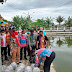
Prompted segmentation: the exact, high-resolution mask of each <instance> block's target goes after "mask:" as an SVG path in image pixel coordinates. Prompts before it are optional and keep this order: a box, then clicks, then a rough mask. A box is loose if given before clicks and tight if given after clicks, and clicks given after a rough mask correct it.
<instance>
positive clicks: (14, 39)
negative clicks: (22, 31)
mask: <svg viewBox="0 0 72 72" xmlns="http://www.w3.org/2000/svg"><path fill="white" fill-rule="evenodd" d="M10 48H11V53H12V62H15V57H17V64H19V63H21V62H20V46H19V39H18V32H16V31H14V32H13V33H12V35H11V43H10Z"/></svg>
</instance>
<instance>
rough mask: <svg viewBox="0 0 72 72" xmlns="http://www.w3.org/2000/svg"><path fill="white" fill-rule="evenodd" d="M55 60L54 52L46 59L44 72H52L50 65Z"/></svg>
mask: <svg viewBox="0 0 72 72" xmlns="http://www.w3.org/2000/svg"><path fill="white" fill-rule="evenodd" d="M54 58H55V52H52V54H51V56H50V57H46V60H45V62H44V72H50V65H51V63H52V61H53V60H54Z"/></svg>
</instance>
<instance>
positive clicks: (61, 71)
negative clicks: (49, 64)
mask: <svg viewBox="0 0 72 72" xmlns="http://www.w3.org/2000/svg"><path fill="white" fill-rule="evenodd" d="M48 39H49V43H50V47H51V49H54V51H55V52H56V58H55V60H54V66H55V69H56V71H57V72H72V36H50V37H49V36H48Z"/></svg>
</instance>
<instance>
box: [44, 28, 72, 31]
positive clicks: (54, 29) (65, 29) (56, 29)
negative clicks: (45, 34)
mask: <svg viewBox="0 0 72 72" xmlns="http://www.w3.org/2000/svg"><path fill="white" fill-rule="evenodd" d="M44 31H72V27H61V28H59V27H57V28H52V27H51V28H44Z"/></svg>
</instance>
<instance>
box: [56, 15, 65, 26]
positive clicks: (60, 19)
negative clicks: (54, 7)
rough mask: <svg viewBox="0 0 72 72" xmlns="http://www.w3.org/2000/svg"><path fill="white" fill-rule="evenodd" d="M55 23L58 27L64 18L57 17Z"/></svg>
mask: <svg viewBox="0 0 72 72" xmlns="http://www.w3.org/2000/svg"><path fill="white" fill-rule="evenodd" d="M56 21H57V22H58V23H59V27H60V23H61V22H63V21H64V18H63V17H61V16H58V17H57V19H56Z"/></svg>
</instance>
